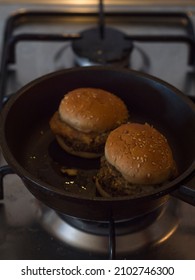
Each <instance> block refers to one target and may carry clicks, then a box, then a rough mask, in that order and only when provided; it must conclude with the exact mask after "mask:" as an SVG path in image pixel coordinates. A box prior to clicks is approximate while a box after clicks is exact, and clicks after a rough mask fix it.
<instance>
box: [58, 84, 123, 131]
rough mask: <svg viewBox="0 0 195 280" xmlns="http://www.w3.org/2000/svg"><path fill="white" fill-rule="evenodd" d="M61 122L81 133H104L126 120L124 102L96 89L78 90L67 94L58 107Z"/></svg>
mask: <svg viewBox="0 0 195 280" xmlns="http://www.w3.org/2000/svg"><path fill="white" fill-rule="evenodd" d="M58 111H59V114H60V118H61V120H62V121H64V122H66V123H67V124H69V125H70V126H72V127H73V128H75V129H77V130H79V131H82V132H104V131H109V130H111V129H113V128H116V127H117V126H118V125H120V124H121V123H124V122H126V121H127V119H128V110H127V108H126V106H125V104H124V102H123V101H122V100H121V99H120V98H119V97H117V96H116V95H114V94H112V93H110V92H108V91H105V90H102V89H97V88H78V89H75V90H73V91H70V92H69V93H67V94H66V95H65V96H64V98H63V99H62V101H61V103H60V106H59V110H58Z"/></svg>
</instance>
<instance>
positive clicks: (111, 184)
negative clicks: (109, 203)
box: [96, 157, 161, 197]
mask: <svg viewBox="0 0 195 280" xmlns="http://www.w3.org/2000/svg"><path fill="white" fill-rule="evenodd" d="M96 178H97V180H98V183H99V185H100V186H101V187H102V188H103V189H104V191H105V192H107V193H108V194H109V195H110V196H112V197H117V196H127V195H128V196H132V197H139V196H140V195H144V194H148V193H151V192H152V191H154V190H155V189H156V188H159V187H160V186H161V185H159V184H158V185H135V184H130V183H129V182H127V181H126V180H125V178H124V177H123V176H122V175H121V174H120V172H119V171H117V170H116V168H115V167H113V166H112V165H111V164H109V163H108V161H107V160H106V159H105V157H102V158H101V168H100V170H99V172H98V174H97V177H96Z"/></svg>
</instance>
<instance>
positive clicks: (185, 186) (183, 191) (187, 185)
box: [170, 171, 195, 206]
mask: <svg viewBox="0 0 195 280" xmlns="http://www.w3.org/2000/svg"><path fill="white" fill-rule="evenodd" d="M170 195H172V196H174V197H176V198H179V199H180V200H183V201H185V202H187V203H189V204H191V205H193V206H195V171H194V172H192V174H191V175H190V176H189V177H187V179H186V180H185V181H183V182H182V184H181V185H180V186H179V187H178V188H177V189H176V190H174V191H173V192H171V193H170Z"/></svg>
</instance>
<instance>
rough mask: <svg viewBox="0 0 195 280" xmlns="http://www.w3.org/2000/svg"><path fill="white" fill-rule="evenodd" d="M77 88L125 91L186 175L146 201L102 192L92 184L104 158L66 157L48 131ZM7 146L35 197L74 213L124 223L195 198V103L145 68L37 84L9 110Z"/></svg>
mask: <svg viewBox="0 0 195 280" xmlns="http://www.w3.org/2000/svg"><path fill="white" fill-rule="evenodd" d="M78 87H98V88H102V89H105V90H108V91H110V92H112V93H114V94H116V95H118V96H119V97H120V98H122V99H123V100H124V102H125V103H126V105H127V107H128V109H129V112H130V119H131V120H132V121H135V122H148V123H149V124H151V125H153V126H154V127H155V128H157V129H158V130H160V131H161V132H162V133H163V134H164V135H165V136H166V137H167V139H168V141H169V143H170V145H171V148H172V150H173V154H174V157H175V160H176V163H177V166H178V169H179V176H178V177H177V178H176V179H175V180H173V181H172V182H170V183H168V184H166V185H164V186H162V187H160V188H158V189H156V190H155V191H154V192H153V193H149V194H148V193H146V194H144V195H142V197H139V198H135V197H121V198H111V199H106V198H102V197H100V196H99V195H98V194H97V193H96V188H95V185H94V181H93V176H94V175H95V174H96V172H97V169H98V168H99V160H94V159H93V160H91V159H80V158H77V157H74V156H70V155H68V154H66V153H65V152H64V151H62V150H61V149H60V147H59V146H58V145H57V143H56V141H55V139H54V137H53V135H52V134H51V131H50V129H49V124H48V123H49V119H50V118H51V116H52V114H53V113H54V112H55V111H56V110H57V108H58V105H59V103H60V100H61V99H62V97H63V96H64V94H65V93H67V92H68V91H70V90H72V89H74V88H78ZM1 146H2V150H3V154H4V156H5V159H6V160H7V162H8V163H9V165H10V166H11V167H12V168H13V170H14V171H15V172H16V173H17V174H18V175H19V176H20V177H21V178H22V180H23V181H24V183H25V185H26V186H27V188H28V189H29V190H30V191H31V192H32V193H33V194H34V195H35V197H37V198H38V199H39V200H41V201H42V202H44V203H45V204H46V205H48V206H50V207H52V208H54V209H56V210H57V211H60V212H62V213H64V214H67V215H70V216H74V217H79V218H81V219H88V220H109V219H110V217H111V216H112V218H113V219H115V220H123V219H130V218H133V217H136V216H139V215H142V214H145V213H148V212H150V211H153V210H154V209H156V208H157V207H159V206H160V205H162V204H163V203H165V201H167V200H168V198H169V194H174V195H176V194H177V195H178V196H180V197H181V198H182V199H184V200H185V199H187V200H188V201H190V202H191V203H194V201H195V199H194V197H195V194H194V191H193V189H192V188H189V186H188V184H187V185H186V181H187V182H188V181H189V180H190V177H192V176H193V172H194V170H195V107H194V104H193V103H192V102H191V101H190V100H188V99H187V98H186V97H185V96H184V95H183V94H182V93H181V92H179V91H178V90H177V89H175V88H174V87H172V86H170V85H168V84H166V83H165V82H163V81H161V80H159V79H156V78H154V77H151V76H149V75H146V74H143V73H139V72H135V71H130V70H119V69H112V68H106V67H88V68H75V69H68V70H63V71H59V72H55V73H52V74H49V75H46V76H44V77H41V78H39V79H37V80H35V81H33V82H31V83H30V84H28V85H27V86H25V87H24V88H22V89H21V90H19V92H18V93H17V95H15V96H14V97H13V98H11V99H10V100H9V101H8V103H7V104H6V105H5V107H4V109H3V112H2V120H1ZM63 168H65V169H66V168H76V169H77V170H78V171H79V172H78V174H77V176H74V177H70V176H68V175H67V174H63V172H62V170H63ZM184 185H185V187H184ZM186 190H187V191H188V192H189V195H188V192H186ZM182 192H183V194H182ZM186 197H187V198H186ZM194 204H195V203H194Z"/></svg>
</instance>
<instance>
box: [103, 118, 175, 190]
mask: <svg viewBox="0 0 195 280" xmlns="http://www.w3.org/2000/svg"><path fill="white" fill-rule="evenodd" d="M105 157H106V159H107V161H108V162H109V163H110V164H111V165H113V166H114V167H115V168H116V169H117V170H118V171H119V172H120V173H121V174H122V175H123V177H124V178H125V179H126V180H127V181H128V182H130V183H133V184H146V185H147V184H160V183H163V182H165V181H166V180H168V179H169V178H170V177H171V176H173V173H174V172H175V170H176V169H175V162H174V160H173V156H172V151H171V148H170V147H169V144H168V142H167V139H166V138H165V137H164V136H163V135H162V134H161V133H160V132H159V131H157V130H156V129H155V128H153V127H151V126H149V125H148V124H138V123H128V124H124V125H121V126H120V127H118V128H116V129H115V130H113V131H112V132H111V133H110V134H109V136H108V138H107V142H106V145H105Z"/></svg>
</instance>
